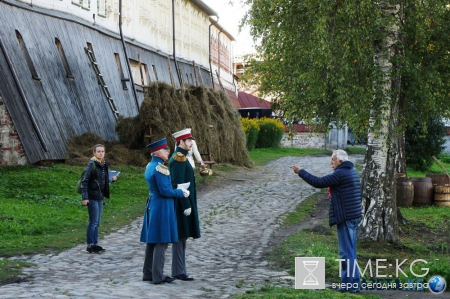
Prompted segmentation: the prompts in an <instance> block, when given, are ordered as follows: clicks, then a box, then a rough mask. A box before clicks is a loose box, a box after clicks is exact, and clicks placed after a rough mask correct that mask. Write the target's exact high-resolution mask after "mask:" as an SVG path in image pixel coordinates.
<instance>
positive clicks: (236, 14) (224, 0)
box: [202, 0, 254, 56]
mask: <svg viewBox="0 0 450 299" xmlns="http://www.w3.org/2000/svg"><path fill="white" fill-rule="evenodd" d="M202 2H203V3H205V4H206V5H208V6H209V7H210V8H212V9H213V10H214V11H215V12H217V14H218V15H219V24H220V25H221V26H222V27H224V28H225V29H226V30H227V31H228V32H229V33H230V34H231V35H232V36H233V37H234V39H235V40H236V42H235V43H234V46H233V51H234V55H235V56H239V55H244V54H249V53H252V52H254V50H253V41H252V38H251V36H250V30H249V29H248V28H243V29H242V31H241V32H240V33H239V28H238V26H239V22H240V21H241V19H242V17H243V16H244V13H245V10H244V8H242V6H241V5H240V0H233V3H235V4H234V5H233V6H231V5H230V4H229V2H230V0H202Z"/></svg>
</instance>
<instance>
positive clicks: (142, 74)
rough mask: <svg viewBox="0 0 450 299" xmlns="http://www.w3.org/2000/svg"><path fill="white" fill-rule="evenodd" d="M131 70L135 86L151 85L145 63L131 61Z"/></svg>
mask: <svg viewBox="0 0 450 299" xmlns="http://www.w3.org/2000/svg"><path fill="white" fill-rule="evenodd" d="M130 68H131V74H132V75H133V81H134V84H137V85H141V86H145V85H148V84H149V83H150V78H149V77H148V69H147V65H146V64H145V63H139V61H136V60H132V59H130Z"/></svg>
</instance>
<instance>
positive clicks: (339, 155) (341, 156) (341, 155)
mask: <svg viewBox="0 0 450 299" xmlns="http://www.w3.org/2000/svg"><path fill="white" fill-rule="evenodd" d="M333 155H336V159H337V160H338V161H342V162H345V161H348V154H347V152H346V151H344V150H340V149H339V150H335V151H333Z"/></svg>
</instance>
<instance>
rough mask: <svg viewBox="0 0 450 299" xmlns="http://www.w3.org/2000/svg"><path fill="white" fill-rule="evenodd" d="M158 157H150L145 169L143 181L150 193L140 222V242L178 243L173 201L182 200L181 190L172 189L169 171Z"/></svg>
mask: <svg viewBox="0 0 450 299" xmlns="http://www.w3.org/2000/svg"><path fill="white" fill-rule="evenodd" d="M163 163H164V161H163V160H162V159H161V158H159V157H152V161H151V162H150V163H148V165H147V168H146V169H145V180H146V181H147V184H148V189H149V191H150V195H149V200H148V202H147V207H146V211H145V215H144V220H143V221H142V231H141V242H145V243H175V242H178V231H177V221H176V218H175V210H174V200H175V198H183V197H184V196H183V191H182V190H181V189H173V188H172V182H171V179H170V173H169V169H168V168H167V167H166V166H165V165H164V164H163Z"/></svg>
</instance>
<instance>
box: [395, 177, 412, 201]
mask: <svg viewBox="0 0 450 299" xmlns="http://www.w3.org/2000/svg"><path fill="white" fill-rule="evenodd" d="M413 200H414V185H413V182H412V180H411V179H407V178H398V179H397V206H398V207H410V206H412V204H413Z"/></svg>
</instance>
